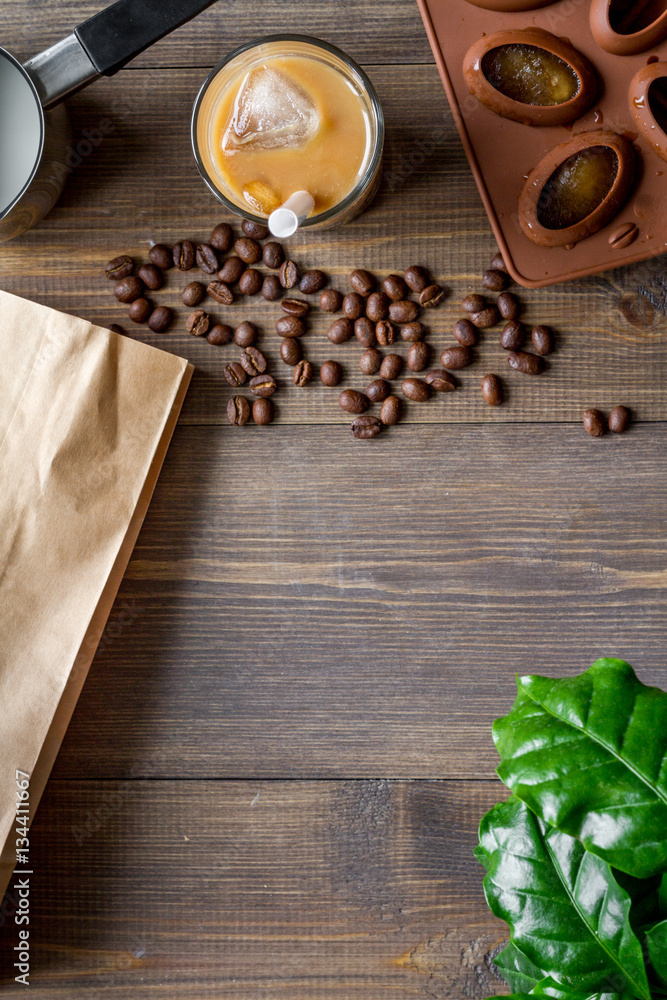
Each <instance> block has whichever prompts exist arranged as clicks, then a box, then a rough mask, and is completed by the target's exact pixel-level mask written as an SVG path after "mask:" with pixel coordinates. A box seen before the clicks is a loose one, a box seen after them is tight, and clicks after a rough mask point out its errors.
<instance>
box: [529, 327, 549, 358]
mask: <svg viewBox="0 0 667 1000" xmlns="http://www.w3.org/2000/svg"><path fill="white" fill-rule="evenodd" d="M530 339H531V340H532V342H533V347H534V348H535V350H536V351H537V353H538V354H542V355H546V354H551V352H552V351H553V349H554V341H553V334H552V333H551V330H550V329H549V327H548V326H535V327H533V331H532V333H531V335H530Z"/></svg>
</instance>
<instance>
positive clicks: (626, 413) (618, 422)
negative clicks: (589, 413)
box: [609, 406, 630, 434]
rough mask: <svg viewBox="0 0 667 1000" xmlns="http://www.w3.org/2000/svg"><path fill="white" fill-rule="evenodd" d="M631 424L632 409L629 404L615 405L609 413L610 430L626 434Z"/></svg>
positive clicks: (614, 432)
mask: <svg viewBox="0 0 667 1000" xmlns="http://www.w3.org/2000/svg"><path fill="white" fill-rule="evenodd" d="M629 426H630V410H629V409H628V408H627V406H615V407H614V408H613V410H612V411H611V413H610V414H609V430H610V431H611V432H612V434H625V432H626V431H627V429H628V427H629Z"/></svg>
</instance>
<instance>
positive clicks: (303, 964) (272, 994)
mask: <svg viewBox="0 0 667 1000" xmlns="http://www.w3.org/2000/svg"><path fill="white" fill-rule="evenodd" d="M503 791H504V789H503V786H502V785H501V784H500V782H498V781H496V782H493V783H480V782H473V783H466V784H461V783H447V782H421V781H420V782H407V783H392V782H387V781H360V782H335V783H332V782H287V783H283V782H281V783H271V782H269V783H266V782H249V783H247V782H231V783H228V782H222V783H221V782H204V781H198V782H171V781H165V782H156V783H153V782H127V783H122V784H115V783H110V782H106V783H100V784H90V783H87V782H74V783H71V784H70V783H63V782H53V781H52V782H51V783H50V785H49V787H48V789H47V792H46V795H45V798H44V802H43V804H42V805H41V807H40V809H39V812H38V815H37V819H36V822H35V824H34V826H33V831H32V842H33V844H34V847H33V849H32V861H33V863H34V871H35V874H34V875H33V877H32V883H31V889H32V896H31V899H32V914H33V917H34V919H33V921H32V923H31V940H32V943H33V945H32V946H33V949H34V950H33V957H32V973H31V982H30V988H31V994H33V993H34V994H35V995H37V996H48V997H49V1000H60V998H66V997H67V998H69V997H70V996H72V995H73V994H76V995H77V996H78V995H79V994H82V995H83V994H84V991H85V995H86V996H90V997H93V998H97V997H102V996H104V997H105V1000H127V997H128V996H132V997H138V998H143V997H146V998H149V997H154V996H159V997H160V998H161V1000H171V998H174V1000H181V998H182V997H184V996H186V995H187V996H188V997H189V998H192V1000H199V998H207V1000H208V998H213V997H215V998H216V1000H221V998H225V997H253V998H258V1000H260V998H261V1000H274V998H275V1000H278V998H283V997H284V998H287V997H289V998H293V1000H322V998H329V997H331V998H334V997H336V998H338V997H341V996H344V997H349V998H355V1000H365V998H369V1000H371V998H372V1000H390V998H393V997H395V996H397V995H400V996H402V997H415V998H441V997H443V998H444V997H458V996H461V995H465V996H468V997H473V998H476V997H485V996H488V995H489V994H494V993H497V992H500V991H502V990H503V986H502V984H501V983H500V982H499V981H498V980H497V979H496V977H495V975H494V974H493V973H492V972H491V970H490V957H489V956H490V953H491V952H492V951H494V949H497V948H498V946H499V945H500V943H501V942H502V941H503V940H504V939H505V937H506V929H505V925H504V924H502V923H500V922H499V921H496V920H495V919H494V918H493V917H492V916H491V915H490V913H489V912H488V910H487V909H486V904H485V902H484V897H483V893H482V885H481V880H482V870H481V868H480V867H479V865H478V864H477V862H476V861H475V860H474V858H473V857H472V848H473V846H474V844H475V843H476V829H477V824H478V822H479V819H480V818H481V816H482V814H483V813H484V812H485V811H486V810H487V809H489V808H490V807H491V805H492V804H493V803H494V802H496V801H498V800H499V799H502V798H503V797H504V796H503ZM86 824H88V829H89V830H90V831H91V832H90V833H88V832H87V827H86ZM10 908H11V900H8V899H6V900H5V913H7V914H8V915H9V914H10V912H11V909H10ZM14 943H15V928H13V927H11V926H9V925H8V926H6V927H5V928H4V930H3V934H2V937H1V947H2V951H1V952H0V982H1V983H2V985H3V995H4V996H6V997H8V998H11V997H18V996H22V995H23V993H22V992H21V991H22V990H24V989H25V988H24V987H22V986H19V985H15V984H14V983H12V982H11V976H12V975H13V973H12V970H11V963H12V962H13V961H14V958H13V953H12V951H11V948H12V947H13V944H14Z"/></svg>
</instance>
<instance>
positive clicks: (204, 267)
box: [196, 243, 220, 274]
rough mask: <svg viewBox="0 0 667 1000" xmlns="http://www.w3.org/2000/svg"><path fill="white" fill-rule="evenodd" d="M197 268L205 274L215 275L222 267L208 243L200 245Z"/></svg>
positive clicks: (197, 254)
mask: <svg viewBox="0 0 667 1000" xmlns="http://www.w3.org/2000/svg"><path fill="white" fill-rule="evenodd" d="M196 260H197V267H198V268H199V269H200V271H203V272H204V274H215V272H216V271H217V270H218V267H219V266H220V265H219V264H218V255H217V253H216V252H215V250H214V249H213V247H212V246H210V244H208V243H200V244H199V246H198V247H197V252H196Z"/></svg>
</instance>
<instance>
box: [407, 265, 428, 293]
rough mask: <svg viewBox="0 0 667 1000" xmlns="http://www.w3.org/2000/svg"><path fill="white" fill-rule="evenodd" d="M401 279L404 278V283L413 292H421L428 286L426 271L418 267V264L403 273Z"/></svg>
mask: <svg viewBox="0 0 667 1000" xmlns="http://www.w3.org/2000/svg"><path fill="white" fill-rule="evenodd" d="M403 277H404V278H405V283H406V285H407V286H408V288H410V289H411V290H412V291H413V292H417V294H419V293H420V292H423V291H424V289H425V288H426V287H427V285H428V284H429V280H428V274H427V273H426V269H425V268H423V267H419V265H418V264H411V265H410V267H409V268H408V269H407V270H406V271H404V272H403Z"/></svg>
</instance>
